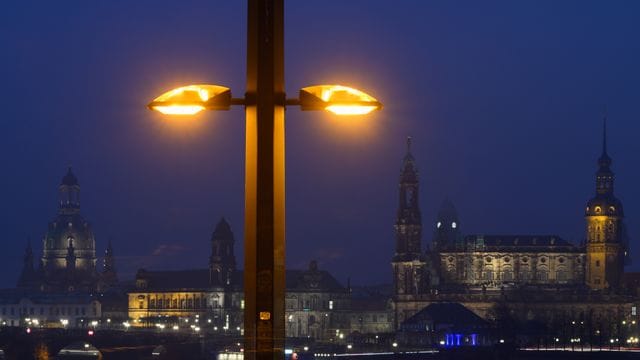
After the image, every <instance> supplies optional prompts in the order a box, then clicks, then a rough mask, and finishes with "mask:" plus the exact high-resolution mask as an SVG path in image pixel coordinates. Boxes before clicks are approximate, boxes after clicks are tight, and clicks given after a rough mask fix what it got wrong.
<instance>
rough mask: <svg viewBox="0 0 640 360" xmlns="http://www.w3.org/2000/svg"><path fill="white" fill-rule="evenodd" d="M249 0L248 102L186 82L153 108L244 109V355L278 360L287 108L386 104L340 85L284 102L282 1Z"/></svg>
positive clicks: (353, 109)
mask: <svg viewBox="0 0 640 360" xmlns="http://www.w3.org/2000/svg"><path fill="white" fill-rule="evenodd" d="M248 3H249V4H248V21H247V25H248V31H247V85H246V92H245V96H244V98H233V97H232V96H231V91H230V89H229V88H227V87H224V86H220V85H208V84H202V85H187V86H183V87H180V88H177V89H173V90H170V91H168V92H165V93H164V94H162V95H160V96H158V97H157V98H155V99H154V100H153V101H152V102H151V103H149V104H148V107H149V108H150V109H152V110H156V111H159V112H161V113H163V114H167V115H194V114H197V113H199V112H201V111H202V110H229V109H230V107H231V106H232V105H241V106H244V107H245V116H246V145H245V146H246V147H245V149H246V154H245V229H244V236H245V241H244V249H245V266H244V300H245V316H244V339H245V344H244V356H245V359H255V358H260V359H278V360H280V359H282V358H283V357H284V338H285V321H284V314H285V307H284V295H285V294H284V292H285V271H284V270H285V259H284V257H285V239H284V234H285V221H284V220H285V211H284V207H285V203H284V200H285V186H284V182H285V171H284V170H285V166H284V160H285V156H284V150H285V141H284V140H285V138H284V134H285V129H284V113H285V111H284V110H285V107H286V106H292V105H297V106H300V109H301V110H327V111H330V112H333V113H334V114H337V115H364V114H368V113H370V112H372V111H374V110H379V109H381V108H382V104H381V103H380V102H379V101H378V100H376V99H375V98H374V97H372V96H371V95H368V94H366V93H364V92H362V91H360V90H356V89H353V88H350V87H347V86H341V85H317V86H310V87H305V88H303V89H301V90H300V92H299V97H298V98H297V99H287V98H286V93H285V90H284V0H248ZM214 330H215V328H214ZM225 330H226V328H225Z"/></svg>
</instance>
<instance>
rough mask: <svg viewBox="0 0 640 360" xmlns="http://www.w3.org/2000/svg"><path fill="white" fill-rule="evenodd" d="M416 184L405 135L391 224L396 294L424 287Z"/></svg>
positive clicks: (416, 179)
mask: <svg viewBox="0 0 640 360" xmlns="http://www.w3.org/2000/svg"><path fill="white" fill-rule="evenodd" d="M418 185H419V183H418V170H417V168H416V165H415V160H414V158H413V155H412V154H411V138H407V154H406V155H405V157H404V159H403V162H402V169H401V171H400V181H399V197H398V212H397V216H396V223H395V226H394V228H395V237H396V249H395V255H394V256H393V260H392V266H393V272H394V288H395V294H396V296H401V295H411V294H413V295H415V294H419V293H422V292H423V290H424V284H425V279H424V278H423V270H424V259H423V255H422V250H421V239H422V215H421V213H420V207H419V201H418V199H419V197H418V195H419V186H418Z"/></svg>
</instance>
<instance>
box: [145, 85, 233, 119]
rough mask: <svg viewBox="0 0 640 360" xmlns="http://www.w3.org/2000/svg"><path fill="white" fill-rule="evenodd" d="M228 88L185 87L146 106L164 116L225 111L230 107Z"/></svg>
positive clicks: (166, 93) (168, 92) (214, 86)
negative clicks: (209, 110)
mask: <svg viewBox="0 0 640 360" xmlns="http://www.w3.org/2000/svg"><path fill="white" fill-rule="evenodd" d="M230 102H231V92H230V91H229V88H227V87H224V86H218V85H207V84H201V85H187V86H182V87H179V88H176V89H173V90H169V91H167V92H165V93H164V94H162V95H160V96H158V97H157V98H155V99H153V101H152V102H151V103H150V104H149V105H148V107H149V108H150V109H152V110H156V111H159V112H161V113H163V114H165V115H194V114H197V113H199V112H200V111H202V110H205V109H214V110H227V109H228V108H229V106H230V105H231V103H230Z"/></svg>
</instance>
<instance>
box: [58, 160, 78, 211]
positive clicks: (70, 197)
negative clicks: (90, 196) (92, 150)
mask: <svg viewBox="0 0 640 360" xmlns="http://www.w3.org/2000/svg"><path fill="white" fill-rule="evenodd" d="M58 201H59V206H60V209H59V211H58V212H59V213H60V214H69V215H70V214H77V213H79V212H80V184H79V183H78V178H77V177H76V176H75V175H74V174H73V172H72V171H71V166H69V169H68V170H67V174H66V175H65V176H64V177H63V178H62V183H60V186H59V187H58Z"/></svg>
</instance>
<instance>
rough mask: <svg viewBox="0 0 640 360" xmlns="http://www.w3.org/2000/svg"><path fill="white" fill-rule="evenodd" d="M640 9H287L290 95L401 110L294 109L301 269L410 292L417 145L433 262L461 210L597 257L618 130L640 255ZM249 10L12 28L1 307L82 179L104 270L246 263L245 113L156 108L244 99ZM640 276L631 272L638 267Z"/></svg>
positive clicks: (92, 17) (45, 10)
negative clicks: (596, 217)
mask: <svg viewBox="0 0 640 360" xmlns="http://www.w3.org/2000/svg"><path fill="white" fill-rule="evenodd" d="M639 7H640V6H639V5H638V4H636V3H632V2H627V3H623V2H619V3H605V2H585V1H580V2H578V1H567V2H561V3H558V2H551V1H549V2H531V3H522V2H506V1H502V2H491V3H484V2H483V3H478V2H465V3H464V4H461V3H456V4H454V3H451V2H423V1H404V2H398V3H394V4H393V6H390V3H389V2H388V1H350V2H344V1H326V2H323V3H322V6H319V5H318V4H315V3H311V2H288V3H287V7H286V14H285V15H286V17H285V20H286V23H285V29H286V47H285V62H286V79H287V92H288V93H289V94H291V95H294V94H296V92H297V90H298V89H299V88H301V87H304V86H307V85H312V84H320V83H340V84H344V85H351V86H354V87H357V88H362V89H367V91H368V92H370V93H371V94H372V95H374V96H376V97H377V98H378V99H380V100H381V101H382V102H383V103H384V105H385V108H384V111H381V112H378V113H375V114H374V115H373V116H370V117H366V118H362V119H357V120H355V121H351V120H349V119H346V120H345V119H339V118H334V117H331V116H330V115H328V114H324V113H312V114H301V113H300V112H299V111H298V109H289V110H288V111H287V178H286V181H287V220H286V221H287V237H286V238H287V265H288V267H290V268H305V267H306V266H307V264H308V263H309V261H310V260H314V259H316V260H318V262H319V266H320V268H322V269H326V270H329V271H331V272H332V274H334V275H335V276H336V277H337V278H338V279H339V280H340V281H341V282H343V283H346V280H347V278H351V282H352V283H355V284H377V283H390V282H391V274H392V273H391V266H390V260H391V257H392V256H393V252H394V230H393V224H394V221H395V216H396V209H397V206H398V178H399V171H400V167H401V164H402V158H403V157H404V155H405V152H406V146H405V140H406V137H407V136H411V137H412V139H413V151H412V152H413V155H414V157H415V160H416V164H417V167H418V170H419V176H420V191H421V194H420V207H421V209H422V216H423V218H422V220H423V224H424V230H423V239H422V244H423V248H424V247H425V246H426V245H427V244H429V243H430V240H431V234H432V229H433V227H434V222H435V214H436V212H437V210H438V208H439V207H440V204H441V203H442V201H443V200H444V199H445V198H449V199H450V200H451V201H452V202H453V203H454V204H455V206H456V207H457V209H458V212H459V215H460V223H461V229H462V232H463V233H465V234H467V233H468V234H483V233H484V234H554V235H558V236H560V237H562V238H564V239H566V240H568V241H570V242H573V243H576V244H579V243H581V242H582V241H584V237H585V225H584V207H585V204H586V201H587V200H588V199H589V198H590V197H591V196H592V195H593V194H594V186H595V185H594V172H595V171H596V169H597V163H596V160H597V158H598V156H599V155H600V152H601V140H602V134H601V131H602V118H603V116H604V112H605V110H604V109H605V107H606V109H607V110H606V114H607V116H608V139H609V143H608V146H609V149H608V152H609V155H610V156H611V158H612V159H613V165H612V169H613V171H614V172H615V173H616V176H617V177H616V194H617V196H618V197H619V198H620V199H621V200H622V201H623V202H624V204H625V217H626V223H627V228H628V231H629V235H630V237H631V239H632V242H631V248H630V251H631V256H632V258H636V259H638V257H637V256H635V255H636V254H637V252H638V251H640V248H639V247H638V246H637V245H636V242H634V241H633V240H634V239H635V238H636V237H637V236H640V222H639V221H638V219H639V218H640V210H639V209H638V205H637V204H640V187H638V186H637V184H638V183H640V169H639V168H638V166H637V164H638V161H639V158H638V156H639V155H638V154H640V145H639V143H638V141H637V139H636V138H637V134H638V133H639V130H640V125H639V122H638V121H637V119H638V118H640V109H638V107H637V106H636V105H637V99H638V97H639V96H640V88H639V87H638V86H637V84H638V83H640V69H639V68H638V66H637V64H638V63H640V44H639V43H638V42H637V41H634V40H633V39H637V38H638V36H639V35H640V22H638V15H637V14H638V10H640V9H639ZM245 13H246V4H245V3H244V2H243V1H234V2H214V1H181V2H175V1H164V0H163V1H153V2H152V1H141V2H128V1H112V2H103V3H98V2H81V1H74V2H71V3H67V4H66V5H65V6H60V4H58V3H50V2H44V1H37V2H30V1H27V2H13V3H10V4H6V5H5V7H4V9H3V12H2V13H1V14H0V43H2V44H3V48H4V51H3V56H2V57H0V79H2V85H3V86H2V87H1V88H0V103H1V104H2V108H3V115H2V117H3V119H4V120H3V121H2V122H0V124H1V125H0V129H1V133H2V141H0V160H1V161H2V166H3V169H4V174H5V175H4V176H2V177H0V188H2V189H3V194H2V198H3V200H4V203H5V206H4V207H3V210H1V211H2V216H0V227H1V228H2V229H3V237H4V241H3V244H4V249H3V251H2V252H1V254H0V263H1V264H2V265H0V270H1V271H2V273H3V274H4V276H3V277H2V279H0V286H1V287H13V286H14V285H15V282H16V279H17V278H18V275H19V272H20V269H21V266H22V254H23V251H24V248H25V245H26V243H27V239H31V243H32V246H33V247H34V249H35V251H36V253H38V252H39V251H40V249H41V239H42V236H43V235H44V234H45V232H46V230H47V223H48V221H50V220H51V219H52V218H53V217H54V216H55V214H56V211H57V186H58V185H59V183H60V180H61V178H62V176H63V175H64V174H65V173H66V171H67V167H68V166H72V167H73V171H74V173H75V174H76V175H77V176H78V179H79V182H80V185H81V187H82V203H81V206H82V213H83V215H84V216H85V217H86V218H87V220H88V221H90V222H91V224H92V225H93V227H94V233H95V235H96V243H97V248H98V252H99V253H100V254H102V253H103V251H104V248H105V247H106V244H107V241H109V240H111V241H112V243H113V247H114V251H115V254H116V259H117V266H118V269H119V274H120V278H121V279H133V277H134V274H135V271H136V270H137V269H138V268H143V267H145V268H151V269H182V268H187V269H188V268H192V267H194V266H198V267H206V265H207V261H208V255H209V253H208V252H209V248H210V243H209V240H210V237H211V232H212V231H213V229H214V226H215V224H216V223H217V222H218V220H219V219H220V218H221V217H225V218H226V219H227V220H228V221H229V223H230V224H231V226H232V229H233V231H234V234H235V238H236V240H237V241H236V243H237V244H236V254H237V256H238V263H239V264H242V241H241V239H242V238H243V204H244V203H243V199H244V197H243V191H244V183H243V181H244V180H243V179H244V121H243V116H244V114H243V112H242V110H240V109H232V110H231V111H229V112H209V113H203V114H200V115H198V116H197V118H196V119H195V120H185V121H180V122H176V121H170V122H168V121H166V120H164V119H163V118H161V117H160V116H159V115H158V114H155V113H152V112H150V111H148V110H147V109H146V108H145V105H146V104H147V103H148V102H149V101H150V100H151V99H153V98H154V97H155V96H157V95H158V94H160V93H161V92H163V91H165V90H167V89H170V88H172V87H175V86H178V85H182V84H189V83H215V84H224V85H226V86H229V87H230V88H231V89H232V91H233V92H234V94H237V95H241V94H242V92H243V89H244V82H245V60H244V59H245V55H246V53H245V51H246V50H245V38H246V17H245ZM638 264H640V260H637V261H636V262H635V265H633V266H632V267H631V268H630V269H631V270H637V269H640V265H638Z"/></svg>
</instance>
